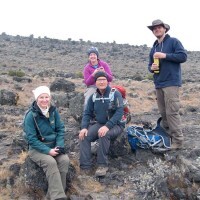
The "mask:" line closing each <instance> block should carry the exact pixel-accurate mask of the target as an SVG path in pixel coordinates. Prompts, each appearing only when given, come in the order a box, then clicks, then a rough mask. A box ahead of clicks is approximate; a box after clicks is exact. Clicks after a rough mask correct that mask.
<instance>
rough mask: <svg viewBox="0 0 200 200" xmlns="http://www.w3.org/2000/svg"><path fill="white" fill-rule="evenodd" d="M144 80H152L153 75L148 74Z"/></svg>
mask: <svg viewBox="0 0 200 200" xmlns="http://www.w3.org/2000/svg"><path fill="white" fill-rule="evenodd" d="M145 78H146V79H148V80H153V74H148V75H147V76H146V77H145Z"/></svg>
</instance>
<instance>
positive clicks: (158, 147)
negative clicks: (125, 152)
mask: <svg viewBox="0 0 200 200" xmlns="http://www.w3.org/2000/svg"><path fill="white" fill-rule="evenodd" d="M161 120H162V118H159V119H158V121H157V126H156V127H155V128H154V129H151V128H150V129H145V128H144V127H140V126H129V127H127V135H128V142H129V144H130V146H131V149H132V150H133V151H135V150H137V149H139V148H142V149H150V150H153V151H155V152H164V151H168V150H170V146H171V138H170V136H169V135H168V134H167V133H166V131H165V130H164V129H163V128H162V127H161V126H160V122H161Z"/></svg>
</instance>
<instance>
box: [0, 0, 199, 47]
mask: <svg viewBox="0 0 200 200" xmlns="http://www.w3.org/2000/svg"><path fill="white" fill-rule="evenodd" d="M198 2H199V1H198V0H188V1H187V0H184V1H181V0H167V1H161V0H0V8H1V10H0V34H1V33H2V32H5V33H6V34H8V35H21V36H29V35H31V34H33V35H34V37H35V38H37V37H39V36H40V37H44V36H47V37H49V38H57V39H63V40H67V39H68V38H71V39H72V40H79V39H83V40H84V41H88V40H90V41H92V42H113V41H115V42H116V43H119V44H124V43H126V44H131V45H143V44H147V45H148V46H149V47H150V46H152V44H153V42H154V40H155V37H154V36H153V34H152V32H151V31H150V30H149V29H148V28H147V25H151V23H152V21H153V20H155V19H161V20H163V21H164V22H165V23H167V24H169V25H170V27H171V29H170V31H169V32H168V33H169V34H170V35H171V36H172V37H176V38H178V39H179V40H180V41H181V42H182V44H183V46H184V47H185V48H186V49H187V50H190V51H193V50H195V51H200V28H199V24H200V22H199V20H200V11H199V6H198V5H197V4H199V3H198Z"/></svg>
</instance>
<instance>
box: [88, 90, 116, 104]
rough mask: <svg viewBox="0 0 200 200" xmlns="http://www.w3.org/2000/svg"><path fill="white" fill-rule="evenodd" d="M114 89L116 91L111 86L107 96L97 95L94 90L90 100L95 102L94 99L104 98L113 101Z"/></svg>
mask: <svg viewBox="0 0 200 200" xmlns="http://www.w3.org/2000/svg"><path fill="white" fill-rule="evenodd" d="M115 91H116V88H111V90H110V93H109V96H108V97H105V98H103V97H97V92H95V93H94V94H93V95H92V101H93V102H95V101H100V100H101V101H103V102H104V100H110V102H113V101H114V94H115Z"/></svg>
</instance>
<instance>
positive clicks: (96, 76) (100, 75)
mask: <svg viewBox="0 0 200 200" xmlns="http://www.w3.org/2000/svg"><path fill="white" fill-rule="evenodd" d="M99 77H105V78H106V79H107V80H108V76H107V74H106V73H105V72H103V71H99V72H97V73H96V74H95V75H94V80H95V82H96V81H97V79H98V78H99Z"/></svg>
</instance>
